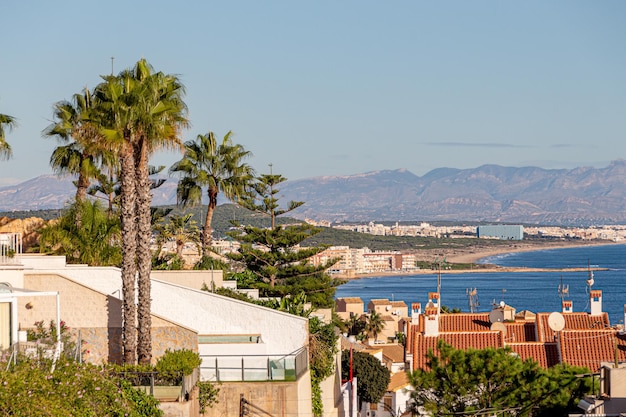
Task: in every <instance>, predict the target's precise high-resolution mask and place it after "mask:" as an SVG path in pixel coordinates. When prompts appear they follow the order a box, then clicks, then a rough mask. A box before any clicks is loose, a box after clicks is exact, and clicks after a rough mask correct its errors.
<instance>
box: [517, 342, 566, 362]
mask: <svg viewBox="0 0 626 417" xmlns="http://www.w3.org/2000/svg"><path fill="white" fill-rule="evenodd" d="M507 347H510V348H511V350H512V351H513V352H515V353H517V354H518V356H519V357H520V359H522V360H527V359H533V360H534V361H536V362H537V363H538V364H539V365H540V366H541V367H543V368H549V367H550V366H554V365H556V364H558V363H559V351H558V347H557V345H556V343H541V342H528V343H507Z"/></svg>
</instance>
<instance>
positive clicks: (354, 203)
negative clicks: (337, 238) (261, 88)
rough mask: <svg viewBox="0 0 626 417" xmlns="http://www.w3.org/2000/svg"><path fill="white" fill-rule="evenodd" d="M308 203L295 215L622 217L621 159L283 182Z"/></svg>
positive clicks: (284, 191)
mask: <svg viewBox="0 0 626 417" xmlns="http://www.w3.org/2000/svg"><path fill="white" fill-rule="evenodd" d="M281 195H284V198H285V199H288V200H300V201H305V202H306V204H305V205H304V206H302V207H301V208H300V209H298V210H297V211H296V212H294V213H293V215H294V217H300V218H304V217H308V218H312V219H326V220H331V221H369V220H388V221H395V220H399V221H428V220H431V221H433V220H464V221H487V222H496V221H499V222H520V223H541V224H570V225H571V224H585V225H587V224H594V223H598V224H599V223H625V222H626V210H625V208H626V161H623V160H617V161H613V162H611V164H609V166H607V167H605V168H599V169H598V168H591V167H580V168H574V169H570V170H567V169H544V168H538V167H522V168H513V167H502V166H499V165H483V166H480V167H478V168H472V169H453V168H439V169H436V170H433V171H430V172H428V173H427V174H425V175H424V176H422V177H419V176H416V175H414V174H411V173H410V172H409V171H406V170H388V171H376V172H372V173H369V175H366V176H362V175H360V176H353V177H336V178H335V179H334V180H333V179H332V178H329V177H324V178H323V180H318V179H317V178H308V179H302V180H295V181H289V182H287V183H286V184H284V186H283V187H282V188H281Z"/></svg>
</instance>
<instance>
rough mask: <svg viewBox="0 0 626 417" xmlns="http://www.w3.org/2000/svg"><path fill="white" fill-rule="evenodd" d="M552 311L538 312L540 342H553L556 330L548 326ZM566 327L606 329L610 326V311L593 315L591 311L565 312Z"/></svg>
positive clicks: (571, 328)
mask: <svg viewBox="0 0 626 417" xmlns="http://www.w3.org/2000/svg"><path fill="white" fill-rule="evenodd" d="M550 314H551V313H537V335H538V337H539V340H538V341H539V342H553V341H554V331H553V330H552V329H550V327H549V326H548V317H549V316H550ZM563 318H564V319H565V327H564V328H563V330H564V331H565V330H590V329H606V328H609V327H610V324H609V315H608V313H602V315H600V316H592V315H590V314H589V313H581V312H579V313H564V314H563Z"/></svg>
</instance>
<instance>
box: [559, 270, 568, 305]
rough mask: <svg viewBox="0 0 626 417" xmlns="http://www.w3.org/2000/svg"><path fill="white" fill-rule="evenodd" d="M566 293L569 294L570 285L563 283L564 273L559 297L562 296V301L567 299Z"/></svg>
mask: <svg viewBox="0 0 626 417" xmlns="http://www.w3.org/2000/svg"><path fill="white" fill-rule="evenodd" d="M566 295H569V285H566V284H563V275H561V283H560V284H559V297H561V303H563V302H564V301H565V296H566Z"/></svg>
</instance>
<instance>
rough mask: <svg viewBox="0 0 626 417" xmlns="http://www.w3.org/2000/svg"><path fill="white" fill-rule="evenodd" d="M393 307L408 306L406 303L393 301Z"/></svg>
mask: <svg viewBox="0 0 626 417" xmlns="http://www.w3.org/2000/svg"><path fill="white" fill-rule="evenodd" d="M391 306H392V307H406V306H407V305H406V303H405V302H404V301H392V302H391Z"/></svg>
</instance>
